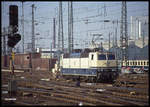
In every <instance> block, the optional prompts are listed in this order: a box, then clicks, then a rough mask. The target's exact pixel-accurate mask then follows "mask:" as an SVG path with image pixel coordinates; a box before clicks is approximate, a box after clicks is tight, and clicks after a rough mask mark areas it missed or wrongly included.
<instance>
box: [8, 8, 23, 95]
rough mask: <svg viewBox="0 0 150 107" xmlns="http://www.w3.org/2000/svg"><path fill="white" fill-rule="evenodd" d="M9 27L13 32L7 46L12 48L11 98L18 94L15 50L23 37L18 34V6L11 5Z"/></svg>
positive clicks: (9, 84) (9, 88)
mask: <svg viewBox="0 0 150 107" xmlns="http://www.w3.org/2000/svg"><path fill="white" fill-rule="evenodd" d="M9 26H10V27H11V32H9V35H8V41H7V44H8V46H9V47H10V48H11V54H10V70H11V72H12V75H11V76H12V78H11V80H10V81H9V83H8V92H9V95H10V96H13V95H16V94H17V82H16V80H15V75H14V58H15V54H14V52H13V48H14V47H15V45H16V44H17V43H18V42H19V41H20V40H21V35H20V34H18V33H17V32H18V6H17V5H10V7H9Z"/></svg>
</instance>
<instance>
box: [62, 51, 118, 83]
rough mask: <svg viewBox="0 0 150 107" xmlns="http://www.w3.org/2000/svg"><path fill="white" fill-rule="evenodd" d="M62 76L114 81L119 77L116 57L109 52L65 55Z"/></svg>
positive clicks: (63, 56)
mask: <svg viewBox="0 0 150 107" xmlns="http://www.w3.org/2000/svg"><path fill="white" fill-rule="evenodd" d="M60 71H61V74H62V76H64V77H71V78H77V77H81V78H84V79H85V80H90V81H91V80H92V81H113V80H114V79H116V77H117V76H118V70H117V60H116V59H115V55H114V54H112V53H108V52H100V51H96V52H86V53H82V52H79V53H72V54H63V55H62V56H61V58H60Z"/></svg>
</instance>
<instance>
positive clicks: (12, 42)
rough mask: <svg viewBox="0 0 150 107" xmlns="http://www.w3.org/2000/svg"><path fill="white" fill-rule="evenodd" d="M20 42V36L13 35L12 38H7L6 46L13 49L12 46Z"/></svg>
mask: <svg viewBox="0 0 150 107" xmlns="http://www.w3.org/2000/svg"><path fill="white" fill-rule="evenodd" d="M20 40H21V35H20V34H14V35H13V36H8V42H7V44H8V46H9V47H11V48H14V46H15V45H16V44H17V43H18V42H19V41H20Z"/></svg>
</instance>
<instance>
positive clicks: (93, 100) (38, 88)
mask: <svg viewBox="0 0 150 107" xmlns="http://www.w3.org/2000/svg"><path fill="white" fill-rule="evenodd" d="M7 79H8V78H7ZM17 81H18V91H17V93H18V95H19V97H21V98H24V96H23V93H25V92H27V93H30V94H32V95H33V96H36V98H37V99H38V100H37V101H36V102H37V103H34V104H33V105H39V104H42V105H49V104H48V103H47V102H48V101H51V100H52V101H55V102H64V105H78V104H79V103H81V102H82V104H83V105H92V106H95V105H115V106H116V105H139V106H141V105H148V98H149V96H148V90H146V89H143V88H140V89H139V90H137V88H135V87H133V88H127V87H113V86H112V84H103V83H91V84H92V85H87V84H86V83H81V86H80V87H76V86H75V82H73V81H61V80H59V81H55V80H51V81H41V80H39V79H38V81H35V80H34V81H32V80H30V79H28V78H26V79H19V78H18V80H17ZM3 83H6V82H3ZM108 85H109V86H108ZM96 89H105V91H103V92H98V91H96ZM2 90H7V88H6V87H2ZM131 92H135V93H134V94H130V93H131ZM33 96H32V97H33ZM28 98H31V97H27V99H26V100H27V101H26V102H24V101H23V100H22V101H16V104H23V105H32V102H34V99H35V98H34V97H33V98H32V100H33V101H32V102H31V101H28V100H29V99H28ZM24 99H25V98H24ZM58 104H63V103H58Z"/></svg>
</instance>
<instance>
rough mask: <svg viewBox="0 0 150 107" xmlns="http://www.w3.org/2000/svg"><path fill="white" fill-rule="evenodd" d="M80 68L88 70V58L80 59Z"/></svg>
mask: <svg viewBox="0 0 150 107" xmlns="http://www.w3.org/2000/svg"><path fill="white" fill-rule="evenodd" d="M80 68H82V69H83V68H84V69H87V68H89V58H80Z"/></svg>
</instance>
